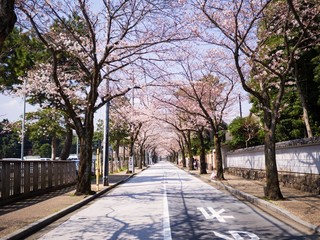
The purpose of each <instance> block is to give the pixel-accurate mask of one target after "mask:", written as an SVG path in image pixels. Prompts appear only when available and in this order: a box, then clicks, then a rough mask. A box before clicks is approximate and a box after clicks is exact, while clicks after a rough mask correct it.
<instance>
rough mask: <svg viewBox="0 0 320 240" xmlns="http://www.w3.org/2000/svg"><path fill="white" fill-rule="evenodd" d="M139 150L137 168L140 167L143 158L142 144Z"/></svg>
mask: <svg viewBox="0 0 320 240" xmlns="http://www.w3.org/2000/svg"><path fill="white" fill-rule="evenodd" d="M139 152H140V158H139V165H138V168H139V169H142V158H143V147H142V146H141V147H140V149H139Z"/></svg>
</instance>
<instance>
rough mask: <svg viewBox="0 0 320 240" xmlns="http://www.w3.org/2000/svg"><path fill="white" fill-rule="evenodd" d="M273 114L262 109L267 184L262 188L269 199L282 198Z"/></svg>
mask: <svg viewBox="0 0 320 240" xmlns="http://www.w3.org/2000/svg"><path fill="white" fill-rule="evenodd" d="M274 118H275V116H274V115H272V114H271V113H270V112H269V111H268V110H264V128H265V132H266V133H265V138H264V155H265V168H266V181H267V185H266V187H265V190H264V195H265V197H266V198H268V199H270V200H281V199H283V196H282V193H281V191H280V186H279V179H278V169H277V162H276V139H275V131H276V121H275V119H274Z"/></svg>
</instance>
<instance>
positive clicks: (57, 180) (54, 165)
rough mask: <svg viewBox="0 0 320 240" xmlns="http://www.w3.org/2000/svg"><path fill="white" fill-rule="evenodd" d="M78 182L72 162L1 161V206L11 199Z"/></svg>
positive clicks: (74, 165)
mask: <svg viewBox="0 0 320 240" xmlns="http://www.w3.org/2000/svg"><path fill="white" fill-rule="evenodd" d="M75 182H76V164H75V162H71V161H39V160H36V161H21V160H2V161H0V205H1V204H4V203H6V202H9V201H10V200H11V199H14V198H17V197H23V196H28V195H31V194H32V193H35V192H39V191H45V190H48V189H50V188H58V187H62V186H67V185H71V184H73V183H75Z"/></svg>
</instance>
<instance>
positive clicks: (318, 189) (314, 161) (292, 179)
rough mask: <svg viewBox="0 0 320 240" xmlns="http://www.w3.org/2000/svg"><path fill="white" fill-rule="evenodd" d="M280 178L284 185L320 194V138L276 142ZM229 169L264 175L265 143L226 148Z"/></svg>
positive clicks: (246, 174) (249, 175)
mask: <svg viewBox="0 0 320 240" xmlns="http://www.w3.org/2000/svg"><path fill="white" fill-rule="evenodd" d="M276 159H277V167H278V171H279V181H280V183H281V184H282V185H283V186H287V187H292V188H296V189H299V190H303V191H308V192H313V193H315V194H320V177H319V174H320V138H312V139H299V140H294V141H288V142H281V143H278V144H277V150H276ZM224 168H225V170H226V172H228V173H231V174H235V175H239V176H242V177H245V178H249V179H257V180H264V179H265V159H264V149H263V146H257V147H252V148H247V149H238V150H236V151H229V152H227V154H226V156H225V159H224Z"/></svg>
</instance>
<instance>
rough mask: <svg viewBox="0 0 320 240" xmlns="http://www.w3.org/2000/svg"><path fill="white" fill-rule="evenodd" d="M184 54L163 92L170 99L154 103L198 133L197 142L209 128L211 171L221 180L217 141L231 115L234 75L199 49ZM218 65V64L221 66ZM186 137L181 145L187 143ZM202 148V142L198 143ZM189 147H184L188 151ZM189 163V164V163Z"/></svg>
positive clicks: (218, 143) (187, 138)
mask: <svg viewBox="0 0 320 240" xmlns="http://www.w3.org/2000/svg"><path fill="white" fill-rule="evenodd" d="M187 49H188V50H185V51H184V52H180V54H178V55H177V62H176V63H177V64H176V68H178V69H180V70H177V71H176V72H177V78H178V76H179V78H180V79H181V80H179V81H171V82H168V81H167V86H168V87H167V89H168V90H169V91H171V94H172V97H171V98H168V99H161V98H158V100H160V101H162V102H163V103H166V104H167V105H170V106H172V107H174V108H176V109H177V110H176V111H178V112H179V114H178V115H177V116H178V117H179V118H180V119H182V120H183V122H185V123H188V125H187V126H188V127H187V128H189V129H192V130H193V131H195V132H197V133H198V136H199V137H200V141H201V140H203V135H202V134H203V132H204V130H205V129H207V128H210V129H211V130H212V133H213V138H214V148H215V167H216V172H217V173H216V175H217V177H218V178H219V179H224V176H223V164H222V154H221V141H222V138H221V137H222V135H223V126H224V125H225V122H224V121H225V120H226V117H227V116H228V115H229V114H231V113H232V106H233V103H234V101H235V100H236V95H235V94H234V89H235V88H236V84H237V75H236V74H235V72H234V70H233V69H232V68H230V67H229V66H228V64H227V63H228V59H226V58H225V56H223V55H221V54H220V55H218V53H215V56H219V61H212V59H211V55H207V53H206V52H202V51H201V50H200V49H197V48H192V47H191V46H188V48H187ZM222 60H223V63H224V64H223V65H221V64H220V63H219V62H222ZM189 139H190V133H188V134H187V137H186V138H185V142H186V143H187V146H188V145H189V144H188V143H190V141H189ZM201 143H202V144H201V146H202V147H204V142H203V141H201ZM190 148H191V145H190V146H189V147H188V149H189V151H191V149H190ZM201 153H202V154H201V156H200V157H201V158H200V172H201V173H205V172H206V169H205V154H204V149H202V151H201ZM189 162H190V161H189Z"/></svg>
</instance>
